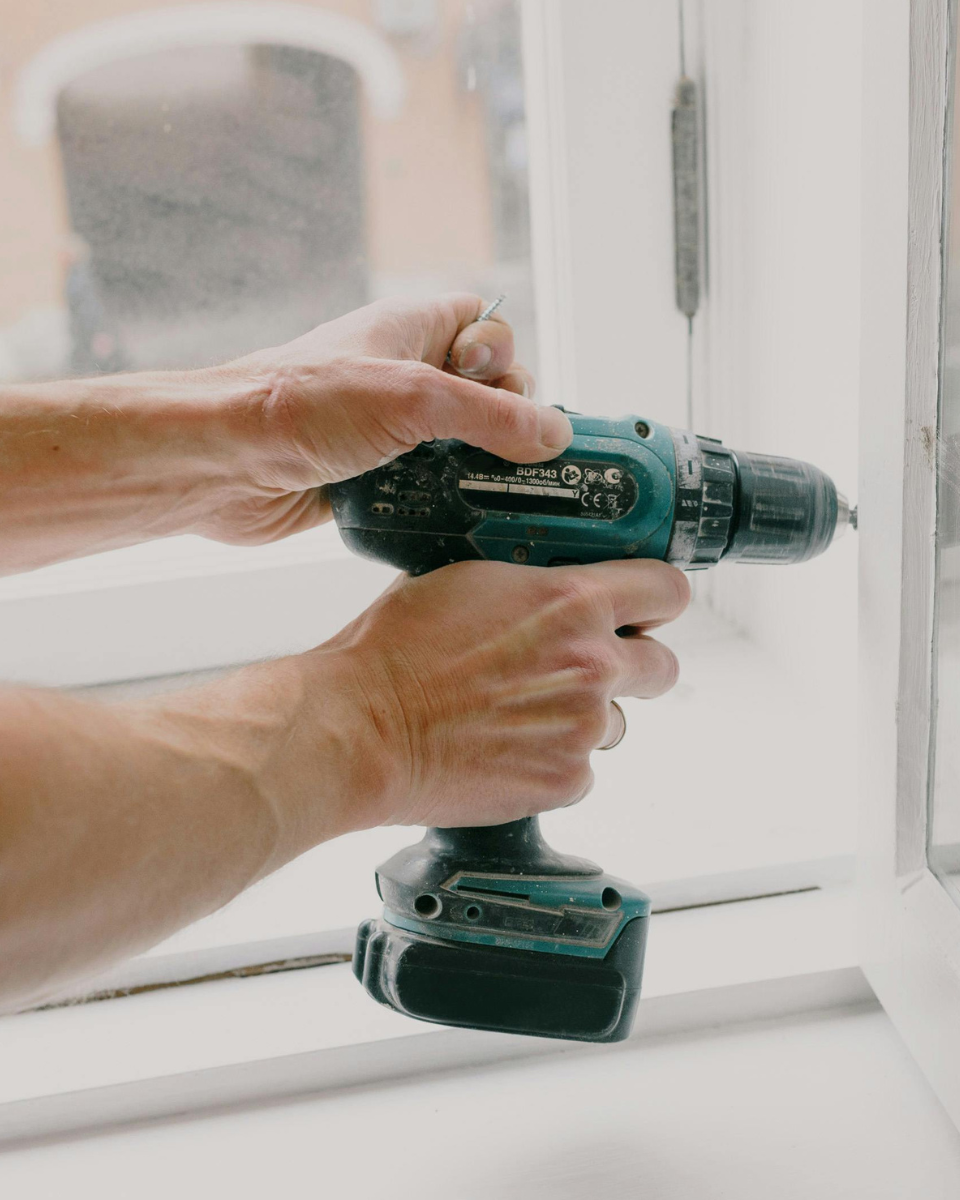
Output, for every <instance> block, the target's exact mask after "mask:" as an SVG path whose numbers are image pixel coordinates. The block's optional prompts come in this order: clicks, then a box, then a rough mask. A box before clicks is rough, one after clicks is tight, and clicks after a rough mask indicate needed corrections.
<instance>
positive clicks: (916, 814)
mask: <svg viewBox="0 0 960 1200" xmlns="http://www.w3.org/2000/svg"><path fill="white" fill-rule="evenodd" d="M949 34H950V22H949V12H948V5H947V3H946V0H872V2H871V3H870V4H868V5H865V6H864V114H865V120H864V154H863V339H862V421H863V428H864V429H865V430H867V431H869V435H868V436H865V437H864V438H863V442H862V459H861V482H860V501H861V509H860V511H861V532H860V541H861V558H860V561H861V573H860V587H861V614H862V626H861V639H862V640H861V660H860V679H861V701H860V702H861V709H860V713H861V717H860V720H861V727H860V728H861V733H860V738H861V752H862V753H861V792H862V822H861V830H862V836H861V842H862V851H861V875H860V893H861V895H860V908H861V913H860V916H861V921H860V924H861V930H862V944H861V958H862V962H863V966H864V970H865V973H866V975H867V978H868V979H869V981H870V983H871V985H872V986H873V988H874V989H875V991H876V993H877V995H878V996H879V998H880V1000H881V1002H882V1003H883V1005H884V1007H885V1008H886V1010H887V1012H888V1013H889V1014H890V1016H891V1017H892V1019H893V1021H894V1023H895V1024H896V1025H897V1027H898V1029H899V1030H900V1032H901V1034H902V1035H903V1037H904V1039H905V1041H906V1042H907V1044H908V1045H909V1047H910V1049H911V1051H912V1052H913V1054H914V1056H915V1058H916V1059H917V1061H918V1063H919V1064H920V1066H921V1068H922V1069H923V1071H924V1072H925V1074H926V1076H927V1078H928V1079H929V1081H930V1083H931V1084H932V1086H933V1087H934V1089H935V1090H936V1092H937V1094H938V1095H939V1097H940V1099H941V1101H942V1102H943V1104H944V1106H945V1107H946V1109H947V1111H948V1112H949V1113H950V1115H951V1117H952V1119H953V1121H954V1122H955V1123H956V1124H957V1125H960V1020H958V1015H960V908H958V907H957V906H956V905H955V904H954V902H953V901H952V900H951V898H950V896H949V895H948V893H947V891H946V890H945V888H944V887H943V886H942V885H941V883H940V882H939V881H938V880H937V878H936V876H935V875H934V874H933V872H932V871H931V870H930V868H929V866H928V863H927V834H928V820H929V815H928V798H929V790H930V785H931V773H930V761H929V755H930V746H931V734H932V731H933V729H932V721H933V715H934V711H935V709H934V697H933V676H932V670H933V661H934V660H933V656H934V652H935V641H934V570H935V553H934V552H935V533H936V485H937V475H936V455H935V453H934V452H933V450H932V446H933V444H934V435H935V433H936V430H937V428H938V403H939V374H940V329H941V292H942V282H943V262H942V253H941V246H942V233H943V182H944V130H945V113H946V99H947V94H948V60H949V53H950V46H949ZM955 185H956V181H954V186H955Z"/></svg>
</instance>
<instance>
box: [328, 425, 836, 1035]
mask: <svg viewBox="0 0 960 1200" xmlns="http://www.w3.org/2000/svg"><path fill="white" fill-rule="evenodd" d="M567 415H568V416H569V418H570V422H571V424H572V425H573V431H574V437H573V441H572V442H571V444H570V446H569V447H568V448H567V449H566V450H565V451H564V453H563V454H561V455H560V456H559V457H558V458H555V459H552V460H551V461H550V462H544V463H532V464H522V465H518V464H516V463H511V462H507V461H505V460H504V459H500V458H497V457H496V456H495V455H492V454H488V453H487V452H486V451H483V450H478V449H477V448H476V447H474V446H468V445H466V444H465V443H463V442H460V441H455V440H448V441H436V442H434V443H432V445H431V446H430V447H429V448H428V449H427V450H426V451H424V450H423V449H421V448H418V449H416V450H413V451H411V452H410V453H409V454H405V455H403V456H401V457H400V458H397V459H395V460H394V461H393V462H390V463H387V464H386V465H384V466H382V467H378V468H377V469H376V470H373V471H368V472H367V473H366V474H365V475H361V476H359V477H357V478H356V479H350V480H346V481H345V482H343V483H338V484H335V485H334V486H332V487H331V488H330V499H331V502H332V506H333V513H334V517H335V519H336V522H337V525H338V526H339V529H340V534H341V536H342V538H343V540H344V542H345V543H346V544H347V546H349V547H350V549H352V550H354V551H356V553H358V554H362V555H365V556H367V557H369V558H374V559H378V560H379V561H381V562H386V563H390V564H391V565H393V566H395V567H399V568H400V569H402V570H404V571H408V572H409V573H410V574H412V575H421V574H424V573H425V572H427V571H432V570H434V569H436V568H437V567H442V566H446V565H447V564H449V563H453V562H460V561H464V560H467V559H492V560H496V561H500V562H514V563H526V564H529V565H532V566H543V567H546V566H556V565H560V564H565V563H595V562H604V561H607V560H609V559H618V558H658V559H662V560H664V561H666V562H670V563H674V564H675V565H676V566H678V567H680V568H682V569H684V570H702V569H705V568H707V567H712V566H715V565H716V564H717V563H719V562H720V561H721V560H723V559H727V560H729V561H732V562H744V563H753V564H761V563H769V564H779V565H783V564H788V563H801V562H806V561H807V560H808V559H811V558H814V557H815V556H817V555H818V554H822V553H823V551H824V550H826V549H827V547H828V546H829V545H830V544H831V543H832V542H833V541H834V540H835V538H837V537H838V536H840V535H841V534H842V533H843V532H844V531H845V530H846V528H847V527H848V526H850V525H852V526H853V527H854V528H856V519H857V515H856V509H853V510H851V508H850V506H849V504H848V502H847V500H846V498H845V497H844V496H843V495H841V494H840V493H838V492H837V489H836V487H835V486H834V484H833V481H832V480H831V479H830V478H829V477H828V476H827V475H825V474H824V473H823V472H822V471H820V470H819V469H818V468H817V467H814V466H811V465H810V464H809V463H804V462H799V461H797V460H794V459H789V458H774V457H771V456H769V455H763V454H753V453H746V452H742V451H734V450H731V449H729V448H728V447H726V446H724V445H723V444H722V443H721V442H718V441H716V440H715V439H713V438H707V437H702V436H699V435H697V434H695V433H691V432H689V431H687V430H680V429H671V428H669V427H668V426H665V425H660V424H658V423H657V422H655V421H651V420H649V419H648V418H645V417H638V416H626V417H620V418H603V417H590V416H584V415H583V414H580V413H571V412H568V413H567ZM377 890H378V892H379V894H380V896H381V898H382V900H383V902H384V911H383V915H382V917H381V918H380V919H379V920H372V921H364V922H363V924H362V925H361V926H360V928H359V930H358V932H357V946H356V954H355V956H354V964H353V965H354V972H355V974H356V976H357V978H358V979H359V980H360V981H361V983H362V984H363V986H364V987H365V988H366V990H367V991H368V992H369V993H370V995H371V996H373V997H374V999H376V1000H378V1001H380V1003H382V1004H385V1005H387V1006H389V1007H390V1008H393V1009H395V1010H396V1011H398V1012H402V1013H406V1014H407V1015H409V1016H412V1017H417V1018H419V1019H420V1020H425V1021H437V1022H440V1023H442V1024H447V1025H461V1026H467V1027H470V1028H475V1029H494V1030H500V1031H503V1032H508V1033H525V1034H536V1035H539V1036H542V1037H556V1038H569V1039H575V1040H580V1041H595V1042H612V1041H618V1040H620V1039H622V1038H625V1037H626V1036H627V1035H628V1034H629V1032H630V1026H631V1024H632V1021H633V1015H634V1012H635V1010H636V1006H637V1002H638V1000H639V996H640V982H641V977H642V973H643V957H644V950H645V947H646V938H647V926H648V923H649V912H650V902H649V899H648V898H647V897H646V896H645V895H644V894H643V893H642V892H641V891H639V890H637V889H636V888H634V887H632V886H631V885H629V884H627V883H625V882H624V881H623V880H619V879H614V878H612V877H611V876H607V875H605V874H604V873H603V872H602V871H601V870H600V868H599V867H598V866H596V865H595V864H594V863H591V862H588V861H587V860H585V859H579V858H574V857H572V856H569V855H561V854H558V853H557V852H556V851H555V850H553V849H551V847H549V846H548V845H547V844H546V842H544V840H543V837H542V835H541V833H540V828H539V823H538V821H537V818H536V817H531V818H527V819H525V820H522V821H513V822H511V823H510V824H507V825H500V826H494V827H489V828H483V829H430V830H427V832H426V834H425V836H424V838H423V840H422V841H421V842H419V843H417V844H416V845H415V846H411V847H408V848H407V849H406V850H402V851H400V853H399V854H395V855H394V856H393V857H392V858H391V859H389V861H387V862H386V863H384V864H383V865H382V866H381V867H379V868H378V870H377Z"/></svg>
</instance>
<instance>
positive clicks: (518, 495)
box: [458, 452, 637, 521]
mask: <svg viewBox="0 0 960 1200" xmlns="http://www.w3.org/2000/svg"><path fill="white" fill-rule="evenodd" d="M458 486H459V488H460V494H461V496H462V497H463V499H464V500H465V501H466V502H467V504H470V505H473V506H474V507H475V508H482V509H495V510H497V511H498V512H515V513H528V514H531V513H532V514H539V515H541V516H544V517H587V518H589V519H590V520H594V521H615V520H617V518H618V517H622V516H623V515H624V514H625V513H628V512H629V511H630V509H631V508H633V506H634V504H635V503H636V500H637V484H636V480H635V479H634V478H633V476H632V475H631V474H630V472H629V471H625V470H623V468H622V467H620V466H618V465H617V464H616V463H613V462H596V461H592V460H590V461H587V460H583V459H574V458H557V459H554V460H553V461H552V462H548V463H529V464H526V463H523V464H521V463H511V462H505V461H504V460H503V459H502V458H496V457H495V456H494V455H492V454H486V453H483V452H480V453H479V454H475V455H472V456H471V457H470V458H468V459H467V461H466V462H465V463H464V464H463V466H462V467H461V469H460V475H459V478H458Z"/></svg>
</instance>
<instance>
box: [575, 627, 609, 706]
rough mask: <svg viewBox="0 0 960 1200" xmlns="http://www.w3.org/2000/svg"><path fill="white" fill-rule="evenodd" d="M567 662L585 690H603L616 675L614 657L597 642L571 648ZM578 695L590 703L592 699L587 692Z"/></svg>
mask: <svg viewBox="0 0 960 1200" xmlns="http://www.w3.org/2000/svg"><path fill="white" fill-rule="evenodd" d="M567 662H568V665H569V667H570V668H571V670H573V672H574V673H575V674H576V675H577V677H578V681H579V682H580V683H581V684H582V685H584V686H585V687H587V688H605V687H606V685H608V684H609V683H610V682H611V681H612V680H613V679H614V678H615V677H616V674H617V661H616V657H615V655H614V654H613V652H612V651H611V650H609V649H608V648H607V647H606V646H603V645H601V644H600V643H599V642H593V641H588V642H580V643H578V644H576V645H573V646H571V647H570V650H569V651H568V659H567ZM580 695H581V697H583V696H586V697H587V698H588V699H589V700H591V701H592V700H593V699H594V698H593V696H592V695H591V694H590V693H589V692H587V693H583V692H581V693H580Z"/></svg>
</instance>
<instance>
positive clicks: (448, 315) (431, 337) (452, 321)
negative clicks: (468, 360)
mask: <svg viewBox="0 0 960 1200" xmlns="http://www.w3.org/2000/svg"><path fill="white" fill-rule="evenodd" d="M414 303H415V302H413V301H408V305H409V306H411V307H412V306H413V304H414ZM416 303H417V305H418V311H417V318H418V320H419V321H420V322H421V324H422V332H423V345H422V354H421V357H422V359H423V361H424V362H427V363H430V364H431V366H434V367H440V366H443V364H444V362H445V361H446V359H447V353H448V351H451V348H452V347H453V344H454V342H455V341H456V340H457V337H458V335H459V334H460V333H461V331H462V330H465V329H467V328H468V327H469V326H471V325H475V324H476V323H477V317H479V315H480V314H481V313H482V312H483V309H484V306H485V304H486V301H485V300H484V299H483V297H482V296H478V295H476V294H475V293H474V292H447V293H445V294H444V295H442V296H437V297H436V298H435V299H433V300H428V301H426V302H419V301H418V302H416ZM406 315H408V316H409V315H410V314H409V313H407V314H406ZM492 323H493V318H491V320H490V321H489V322H487V321H481V322H480V326H481V328H482V327H483V326H484V325H487V324H492ZM497 323H498V324H499V325H501V326H503V325H504V324H505V322H503V321H500V322H497ZM506 328H507V329H508V330H509V328H510V327H509V325H507V326H506ZM501 336H502V335H501ZM510 336H511V339H512V336H513V335H512V334H511V335H510ZM511 344H512V341H511ZM512 357H513V352H512V350H511V352H510V356H509V357H508V358H507V359H506V361H505V362H504V365H503V366H502V367H501V368H500V369H501V371H503V370H506V368H507V367H508V366H509V365H510V361H511V359H512Z"/></svg>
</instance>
